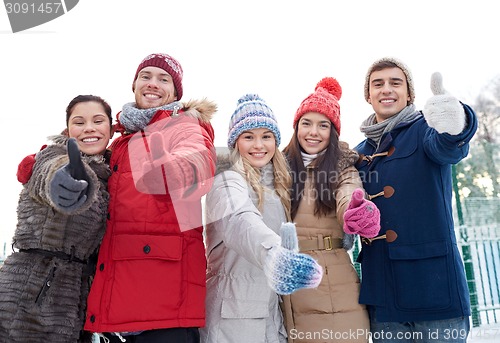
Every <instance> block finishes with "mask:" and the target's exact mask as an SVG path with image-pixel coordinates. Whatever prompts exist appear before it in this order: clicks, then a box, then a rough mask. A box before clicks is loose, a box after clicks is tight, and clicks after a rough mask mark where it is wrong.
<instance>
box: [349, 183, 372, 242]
mask: <svg viewBox="0 0 500 343" xmlns="http://www.w3.org/2000/svg"><path fill="white" fill-rule="evenodd" d="M364 195H365V192H364V190H362V189H361V188H357V189H355V190H354V192H353V193H352V197H351V202H350V203H349V206H348V207H347V210H346V211H345V213H344V232H345V233H349V234H358V235H360V236H362V237H367V238H373V237H375V236H377V235H378V233H379V231H380V211H379V209H378V207H377V206H376V205H375V204H374V203H373V202H371V201H370V200H366V199H365V198H364Z"/></svg>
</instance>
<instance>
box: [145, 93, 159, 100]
mask: <svg viewBox="0 0 500 343" xmlns="http://www.w3.org/2000/svg"><path fill="white" fill-rule="evenodd" d="M144 97H145V98H147V99H152V100H156V99H160V96H159V95H157V94H150V93H146V94H144Z"/></svg>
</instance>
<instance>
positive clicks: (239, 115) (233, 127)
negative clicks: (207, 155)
mask: <svg viewBox="0 0 500 343" xmlns="http://www.w3.org/2000/svg"><path fill="white" fill-rule="evenodd" d="M260 128H267V129H269V130H270V131H271V132H272V133H273V134H274V138H275V140H276V146H279V145H280V142H281V135H280V130H279V128H278V122H277V120H276V117H275V116H274V113H273V110H272V109H271V108H270V107H269V106H268V105H267V104H266V102H265V101H264V100H263V99H262V98H261V97H259V95H257V94H245V95H243V96H242V97H241V98H240V99H239V100H238V105H237V106H236V110H235V111H234V112H233V114H232V115H231V120H230V121H229V133H228V138H227V146H228V147H229V149H234V145H235V144H236V140H237V139H238V137H239V136H240V135H241V134H242V133H243V132H245V131H249V130H252V129H260Z"/></svg>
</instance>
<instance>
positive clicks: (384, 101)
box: [380, 100, 394, 103]
mask: <svg viewBox="0 0 500 343" xmlns="http://www.w3.org/2000/svg"><path fill="white" fill-rule="evenodd" d="M380 102H383V103H386V102H394V100H381V101H380Z"/></svg>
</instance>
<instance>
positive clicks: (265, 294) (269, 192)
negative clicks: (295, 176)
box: [200, 94, 322, 343]
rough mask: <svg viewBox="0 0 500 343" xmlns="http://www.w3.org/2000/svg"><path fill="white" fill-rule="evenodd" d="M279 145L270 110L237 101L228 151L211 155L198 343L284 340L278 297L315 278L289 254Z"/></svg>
mask: <svg viewBox="0 0 500 343" xmlns="http://www.w3.org/2000/svg"><path fill="white" fill-rule="evenodd" d="M279 143H280V131H279V129H278V125H277V122H276V117H275V116H274V114H273V111H272V110H271V108H269V106H268V105H267V104H266V103H265V102H264V100H262V99H261V98H260V97H259V96H258V95H255V94H247V95H245V96H243V97H241V98H240V99H239V101H238V106H237V108H236V110H235V111H234V113H233V115H232V117H231V120H230V124H229V136H228V147H229V150H230V154H229V156H225V158H222V157H219V158H218V166H217V172H216V177H215V180H214V184H213V187H212V190H211V191H210V192H209V193H208V194H207V198H206V207H207V211H206V213H207V217H206V219H207V226H206V235H207V236H206V239H207V240H206V242H207V258H208V269H207V297H206V308H207V314H206V326H205V328H203V329H201V330H200V333H201V341H202V342H205V343H206V342H210V343H224V342H229V343H234V342H240V343H245V342H248V343H254V342H282V343H283V342H286V330H285V328H284V326H283V319H282V315H281V311H280V307H279V294H290V293H292V292H294V291H295V290H297V289H300V288H314V287H316V286H317V285H318V284H319V282H320V281H321V278H322V269H321V267H320V266H319V264H318V263H317V262H316V261H315V260H314V259H313V258H311V257H310V256H308V255H305V254H299V253H297V250H298V249H297V246H296V233H295V226H294V224H292V223H289V221H290V214H289V213H290V195H289V188H290V181H291V179H290V173H289V169H288V166H287V163H286V161H285V158H284V156H283V154H282V153H281V152H280V151H279V150H278V146H279ZM280 230H281V232H280ZM280 233H281V236H280Z"/></svg>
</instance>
